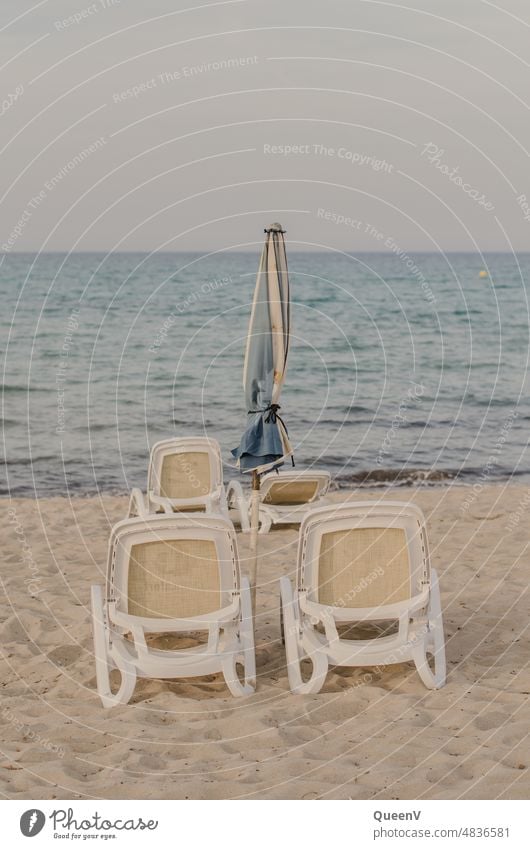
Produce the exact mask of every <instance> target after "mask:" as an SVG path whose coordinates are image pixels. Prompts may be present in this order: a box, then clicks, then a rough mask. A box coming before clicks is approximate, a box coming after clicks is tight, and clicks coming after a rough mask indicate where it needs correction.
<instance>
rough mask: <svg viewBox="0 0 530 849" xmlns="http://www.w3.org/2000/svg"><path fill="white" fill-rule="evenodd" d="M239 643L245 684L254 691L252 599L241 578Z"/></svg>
mask: <svg viewBox="0 0 530 849" xmlns="http://www.w3.org/2000/svg"><path fill="white" fill-rule="evenodd" d="M240 635H241V642H242V644H243V656H244V660H245V684H247V685H248V686H249V687H252V689H253V690H255V689H256V648H255V645H254V620H253V617H252V597H251V594H250V582H249V580H248V578H241V627H240Z"/></svg>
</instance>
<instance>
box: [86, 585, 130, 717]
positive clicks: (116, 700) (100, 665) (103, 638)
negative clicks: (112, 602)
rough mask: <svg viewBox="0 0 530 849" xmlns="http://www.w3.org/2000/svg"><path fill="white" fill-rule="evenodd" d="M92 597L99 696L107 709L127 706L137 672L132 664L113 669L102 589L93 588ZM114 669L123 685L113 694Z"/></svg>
mask: <svg viewBox="0 0 530 849" xmlns="http://www.w3.org/2000/svg"><path fill="white" fill-rule="evenodd" d="M91 596H92V624H93V629H94V656H95V660H96V682H97V690H98V694H99V697H100V699H101V702H102V704H103V707H105V708H110V707H114V706H115V705H123V704H127V702H128V701H129V699H130V698H131V696H132V694H133V692H134V687H135V685H136V670H135V668H134V666H133V665H132V664H128V663H122V662H120V663H118V665H117V666H116V664H114V663H113V664H112V667H111V666H110V663H109V653H108V648H107V633H106V625H105V617H104V610H103V597H102V593H101V587H99V586H93V587H92V592H91ZM114 668H118V669H119V671H120V675H121V683H120V687H119V689H118V691H117V693H113V692H112V690H111V689H110V671H111V669H114Z"/></svg>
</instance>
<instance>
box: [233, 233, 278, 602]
mask: <svg viewBox="0 0 530 849" xmlns="http://www.w3.org/2000/svg"><path fill="white" fill-rule="evenodd" d="M284 232H285V231H284V230H282V227H281V224H272V225H271V227H270V228H269V229H268V230H265V233H266V240H265V245H264V247H263V253H262V254H261V260H260V264H259V269H258V276H257V280H256V289H255V292H254V300H253V303H252V312H251V315H250V324H249V329H248V338H247V347H246V352H245V365H244V369H243V387H244V390H245V403H246V407H247V413H248V424H247V428H246V430H245V432H244V433H243V436H242V437H241V442H240V444H239V446H238V448H236V449H234V450H233V451H232V454H233V455H234V457H236V459H237V461H238V464H239V468H240V469H241V471H243V472H245V471H246V472H250V471H252V496H251V511H250V529H251V530H250V548H251V563H250V583H251V586H252V591H253V597H254V598H255V588H256V569H257V533H258V522H259V487H260V475H261V474H263V472H266V471H268V470H270V469H272V468H274V467H275V466H278V465H280V464H281V463H282V462H283V460H284V459H286V458H287V457H291V456H292V453H293V452H292V448H291V446H290V444H289V438H288V435H287V430H286V428H285V425H284V423H283V420H282V418H281V416H280V415H279V413H278V410H279V409H280V395H281V391H282V386H283V382H284V379H285V370H286V367H287V354H288V351H289V324H290V299H289V275H288V272H287V257H286V255H285V241H284V238H283V237H284Z"/></svg>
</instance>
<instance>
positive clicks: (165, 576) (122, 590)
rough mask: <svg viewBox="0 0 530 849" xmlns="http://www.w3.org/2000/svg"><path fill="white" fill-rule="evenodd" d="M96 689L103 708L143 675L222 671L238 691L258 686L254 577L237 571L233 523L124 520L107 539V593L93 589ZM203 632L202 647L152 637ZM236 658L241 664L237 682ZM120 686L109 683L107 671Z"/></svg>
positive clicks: (124, 697) (183, 518)
mask: <svg viewBox="0 0 530 849" xmlns="http://www.w3.org/2000/svg"><path fill="white" fill-rule="evenodd" d="M92 616H93V626H94V649H95V658H96V673H97V689H98V693H99V695H100V698H101V701H102V702H103V705H104V707H112V706H113V705H118V704H126V703H127V702H128V701H129V699H130V698H131V696H132V693H133V690H134V686H135V683H136V679H137V677H143V678H178V677H186V678H187V677H190V676H197V675H210V674H213V673H215V672H222V673H223V675H224V677H225V680H226V683H227V685H228V687H229V689H230V691H231V693H232V694H233V695H234V696H247V695H250V694H251V693H252V692H253V691H254V688H255V678H256V664H255V656H254V632H253V626H252V609H251V603H250V590H249V584H248V580H247V579H246V578H240V571H239V559H238V552H237V542H236V535H235V531H234V526H233V525H232V523H231V522H230V521H228V520H227V519H224V518H223V517H221V516H211V515H205V514H197V515H190V514H185V513H181V514H179V515H175V514H173V515H171V516H169V515H166V514H165V515H162V516H152V515H151V516H147V517H146V518H134V519H124V520H123V521H121V522H119V523H118V524H117V525H115V527H114V528H113V530H112V532H111V536H110V542H109V552H108V564H107V582H106V590H105V597H103V593H102V587H100V586H93V587H92ZM185 631H187V632H200V631H202V632H207V635H208V639H207V642H204V643H203V644H201V645H198V646H197V647H196V648H187V649H186V648H183V649H176V650H169V649H168V650H165V649H164V650H160V649H157V648H153V647H151V645H149V644H148V641H147V639H146V637H147V635H157V634H158V635H159V634H161V633H164V634H168V633H175V634H179V633H182V632H185ZM236 664H240V665H241V666H242V667H243V669H244V681H243V682H241V681H240V680H239V677H238V674H237V669H236ZM113 669H118V670H119V672H120V674H121V683H120V685H119V687H118V689H117V691H116V692H115V693H113V692H112V690H111V682H110V677H109V675H110V672H111V670H113Z"/></svg>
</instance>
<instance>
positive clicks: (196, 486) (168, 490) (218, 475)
mask: <svg viewBox="0 0 530 849" xmlns="http://www.w3.org/2000/svg"><path fill="white" fill-rule="evenodd" d="M227 494H229V496H230V504H231V508H232V510H233V512H232V518H234V519H235V520H236V521H239V522H240V524H241V528H242V530H244V531H248V530H249V524H248V508H247V503H246V499H245V496H244V494H243V490H242V488H241V484H240V483H239V481H232V482H231V483H230V485H229V488H228V493H227V492H225V488H224V485H223V461H222V458H221V448H220V446H219V443H218V442H217V440H215V439H208V438H207V437H183V438H173V439H164V440H162V441H161V442H157V443H156V444H155V445H153V448H152V449H151V456H150V458H149V470H148V473H147V495H146V496H144V495H143V493H142V492H141V491H140V490H139V489H138V488H136V487H135V488H134V489H133V490H132V492H131V498H130V503H129V517H131V516H147V515H149V514H150V513H157V512H166V513H174V512H186V513H189V512H195V511H202V512H206V513H218V514H220V515H221V516H226V517H227V518H228V516H229V511H228V502H227Z"/></svg>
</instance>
